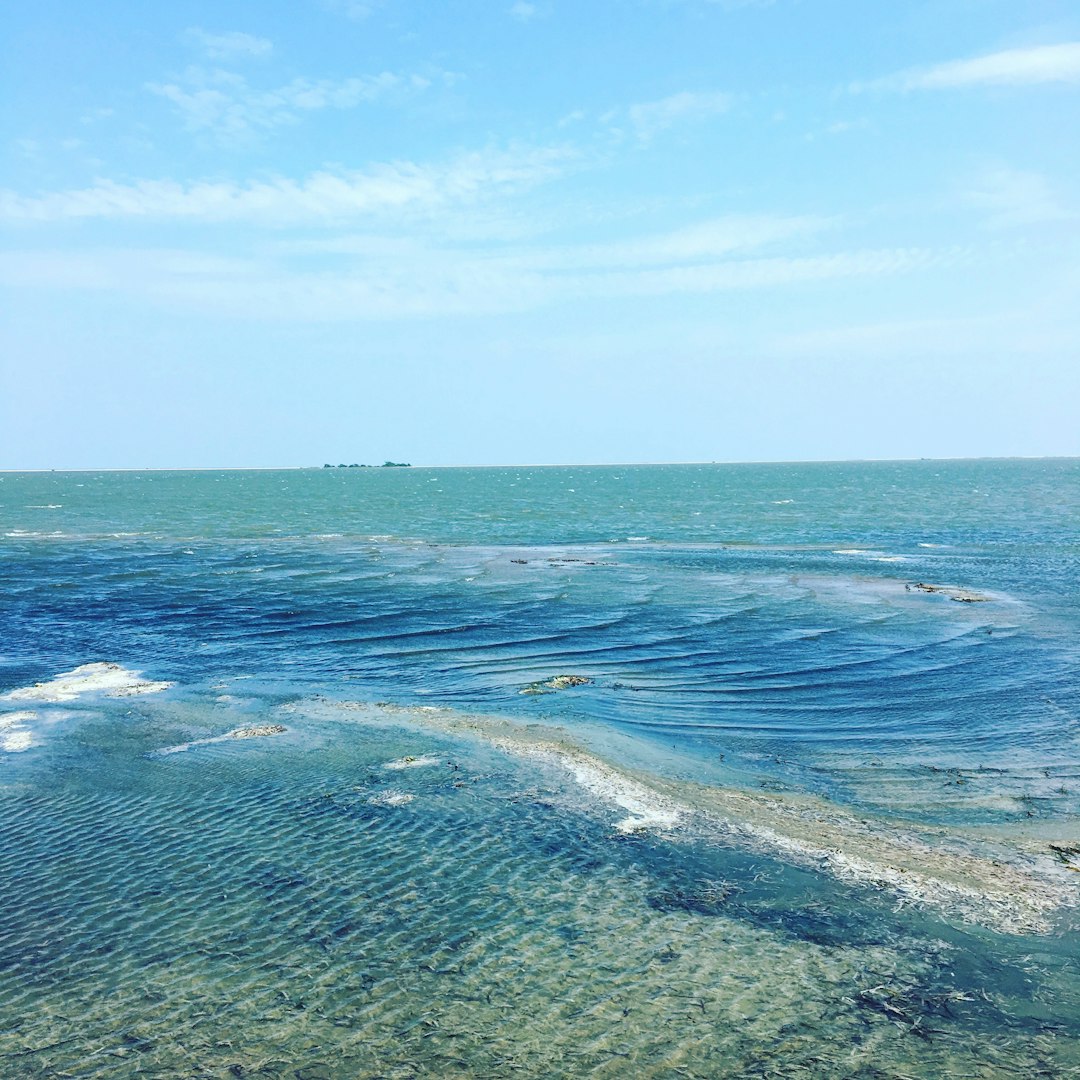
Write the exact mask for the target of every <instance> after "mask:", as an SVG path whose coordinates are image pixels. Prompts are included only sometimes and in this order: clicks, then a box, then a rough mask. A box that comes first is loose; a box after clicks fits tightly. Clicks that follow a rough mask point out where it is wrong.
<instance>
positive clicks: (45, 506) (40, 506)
mask: <svg viewBox="0 0 1080 1080" xmlns="http://www.w3.org/2000/svg"><path fill="white" fill-rule="evenodd" d="M63 507H64V504H63V503H30V504H29V505H28V506H27V507H26V509H27V510H62V509H63Z"/></svg>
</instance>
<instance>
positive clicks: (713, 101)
mask: <svg viewBox="0 0 1080 1080" xmlns="http://www.w3.org/2000/svg"><path fill="white" fill-rule="evenodd" d="M731 100H732V99H731V95H730V94H724V93H718V92H711V93H694V92H691V91H683V92H682V93H679V94H671V95H670V96H669V97H665V98H660V99H659V100H658V101H646V102H642V103H640V104H637V105H631V106H630V107H629V109H627V117H628V119H629V121H630V124H631V125H632V127H633V129H634V131H635V133H636V134H637V136H638V138H639V139H643V140H648V139H651V138H653V137H654V136H655V135H657V134H659V133H660V132H661V131H665V130H667V129H668V128H670V127H674V126H675V125H676V124H679V123H682V122H684V121H687V120H706V119H708V118H709V117H712V116H717V115H719V114H720V113H724V112H727V111H728V109H729V108H731Z"/></svg>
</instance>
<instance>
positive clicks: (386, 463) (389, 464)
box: [323, 461, 412, 469]
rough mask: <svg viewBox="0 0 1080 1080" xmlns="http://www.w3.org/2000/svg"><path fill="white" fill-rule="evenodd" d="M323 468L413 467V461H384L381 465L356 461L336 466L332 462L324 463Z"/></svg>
mask: <svg viewBox="0 0 1080 1080" xmlns="http://www.w3.org/2000/svg"><path fill="white" fill-rule="evenodd" d="M323 468H324V469H333V468H338V469H374V468H379V469H411V468H412V463H411V462H408V461H384V462H383V463H382V464H381V465H378V466H376V465H357V464H355V463H353V464H352V465H337V466H334V465H331V464H329V463H327V464H325V465H323Z"/></svg>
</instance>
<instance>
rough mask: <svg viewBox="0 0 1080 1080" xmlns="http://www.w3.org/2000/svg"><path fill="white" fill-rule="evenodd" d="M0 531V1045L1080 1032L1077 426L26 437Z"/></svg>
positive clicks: (240, 1064)
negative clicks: (666, 457) (392, 448)
mask: <svg viewBox="0 0 1080 1080" xmlns="http://www.w3.org/2000/svg"><path fill="white" fill-rule="evenodd" d="M0 533H2V534H3V536H2V545H3V548H2V550H3V560H2V562H0V587H2V590H3V593H2V594H3V596H4V597H5V606H4V610H3V614H2V616H0V619H2V622H0V630H2V636H0V649H2V655H0V695H4V694H7V695H9V696H8V697H7V698H6V699H3V698H0V800H2V804H3V809H2V813H0V832H2V834H3V842H2V844H0V868H2V869H0V1002H4V1003H5V1004H3V1005H0V1063H2V1064H0V1073H2V1074H3V1075H18V1076H21V1075H27V1076H60V1075H75V1076H128V1075H137V1074H139V1073H140V1072H141V1073H142V1074H144V1075H161V1076H169V1075H192V1076H201V1075H205V1076H230V1075H235V1076H239V1075H264V1076H294V1075H299V1076H310V1077H316V1076H335V1077H336V1076H341V1077H348V1076H376V1075H386V1076H407V1075H450V1074H454V1073H455V1072H456V1073H458V1074H461V1075H490V1076H503V1075H510V1074H512V1073H518V1074H521V1075H537V1076H551V1075H599V1076H605V1075H612V1076H616V1075H618V1076H626V1075H642V1076H647V1075H654V1076H668V1075H671V1076H675V1075H688V1076H722V1075H733V1076H738V1075H748V1076H757V1075H761V1076H765V1075H782V1076H787V1075H790V1076H806V1075H821V1076H836V1075H851V1076H901V1075H910V1076H1008V1075H1015V1076H1037V1075H1048V1076H1062V1075H1071V1074H1073V1073H1080V1041H1078V1038H1077V1036H1078V1034H1080V978H1078V974H1077V952H1078V950H1077V941H1078V938H1077V934H1076V911H1075V908H1074V906H1073V904H1074V903H1075V893H1076V890H1075V884H1074V882H1075V881H1076V879H1077V878H1078V877H1080V874H1077V872H1076V871H1075V870H1073V869H1072V864H1073V862H1075V856H1074V855H1073V854H1072V853H1071V848H1072V847H1074V846H1080V835H1078V830H1077V812H1078V804H1077V792H1078V790H1080V787H1078V766H1080V754H1078V748H1077V735H1076V733H1077V730H1078V727H1077V719H1078V717H1080V708H1078V706H1080V693H1078V688H1080V687H1078V676H1077V645H1076V642H1077V640H1078V636H1077V629H1078V626H1077V623H1078V622H1080V603H1078V602H1077V601H1078V599H1080V596H1078V592H1080V575H1078V574H1077V569H1078V567H1077V552H1078V551H1080V463H1078V462H1076V461H1046V462H964V463H960V462H957V463H941V462H912V463H872V464H863V465H855V464H851V465H802V466H798V465H791V466H679V467H676V466H670V467H621V468H602V469H587V468H579V469H561V468H560V469H488V470H444V469H440V470H426V469H408V470H406V469H394V470H383V469H374V470H372V469H363V470H357V469H350V470H338V469H333V470H309V471H290V472H264V473H169V474H162V473H147V474H142V475H140V474H100V475H98V474H33V475H31V474H6V475H3V477H2V479H0ZM920 584H922V585H927V584H930V585H934V586H942V587H945V588H943V591H933V592H927V591H924V590H923V589H920V588H917V587H916V586H918V585H920ZM100 661H111V662H114V663H116V664H121V665H123V666H124V669H130V670H131V671H138V672H141V673H142V679H143V680H145V681H148V682H149V683H150V684H151V685H150V687H149V688H148V687H146V686H143V687H142V688H141V689H140V688H139V687H138V686H137V684H136V683H135V681H134V679H135V677H134V676H130V677H129V676H128V674H127V672H126V671H125V672H124V673H123V674H122V675H121V676H117V678H118V679H119V682H118V683H117V682H116V681H115V680H114V684H110V685H108V686H107V685H105V684H102V683H100V677H101V676H100V672H99V673H98V675H97V676H95V678H98V680H99V681H98V682H97V683H94V682H85V681H84V683H81V684H78V687H79V692H77V693H75V694H73V695H70V696H68V697H67V698H66V699H64V700H51V699H53V698H56V697H57V693H56V688H55V684H53V683H51V682H49V680H52V679H53V678H54V677H55V676H57V675H59V674H61V673H63V672H70V671H72V670H73V669H75V668H77V667H79V665H84V664H88V663H94V662H100ZM95 670H96V669H95ZM566 674H573V675H579V676H581V677H582V678H587V679H588V680H589V681H588V682H587V683H584V684H582V685H578V686H569V687H563V688H562V689H553V688H551V687H550V686H547V685H545V683H547V682H548V681H549V680H550V679H551V678H552V677H553V676H556V675H566ZM110 677H111V676H110ZM78 678H79V677H78V676H77V677H76V680H77V679H78ZM125 679H127V680H128V682H127V683H124V680H125ZM38 682H45V683H46V686H45V687H44V688H42V689H39V690H38V691H36V692H35V693H33V694H29V695H27V694H22V695H20V694H18V693H17V692H16V693H15V694H14V695H13V696H12V694H11V692H12V691H18V690H19V689H20V688H24V689H25V688H31V687H33V686H34V684H35V683H38ZM161 683H171V684H172V685H171V686H168V687H165V686H162V685H158V684H161ZM117 685H122V686H126V687H127V689H121V690H120V691H119V692H120V693H121V694H122V695H123V696H118V697H113V696H109V695H110V694H111V693H116V692H118V691H117V689H116V686H117ZM523 691H524V692H523ZM537 691H539V692H537ZM376 702H386V703H389V707H384V708H381V709H380V708H374V709H373V708H371V705H372V703H376ZM428 706H437V707H438V709H437V710H436V711H434V712H433V711H431V710H430V709H427V708H426V707H428ZM507 724H508V725H509V726H506V725H507ZM268 725H276V726H280V727H281V728H284V729H285V730H283V731H277V732H276V733H268V734H258V735H254V736H253V737H248V738H244V737H235V734H236V733H237V732H244V731H250V730H251V729H253V728H254V729H256V730H258V729H260V728H267V726H268ZM535 725H542V731H543V736H542V737H543V739H544V740H546V741H545V742H544V744H543V745H544V746H548V745H549V744H550V745H554V746H556V749H557V752H553V753H548V752H547V751H545V752H544V753H539V754H538V753H533V752H532V750H535V746H533V745H531V743H530V740H532V742H533V743H535V739H536V738H540V736H533V734H532V733H533V732H535V731H537V730H540V729H539V728H537V727H535ZM230 735H232V736H234V737H223V736H230ZM179 746H185V747H186V749H183V750H182V751H179V752H176V753H170V754H162V753H160V751H162V750H166V749H169V748H175V747H179ZM407 759H412V760H407ZM429 759H430V760H429ZM587 762H596V763H597V764H596V765H595V766H592V765H588V767H586V765H584V764H583V763H587ZM393 763H397V764H399V765H404V767H400V768H390V767H388V766H389V765H391V764H393ZM590 768H592V769H594V771H593V772H592V773H589V772H588V769H590ZM597 770H599V771H597ZM605 770H610V771H605ZM596 776H600V777H601V778H602V780H603V782H602V783H601V782H596V781H595V777H596ZM590 777H593V778H594V779H593V780H590V779H589V778H590ZM610 778H614V779H613V780H612V783H614V785H615V788H614V789H612V790H615V789H618V790H617V791H616V793H615V794H612V792H611V791H609V790H608V788H607V787H605V786H604V784H606V783H607V782H608V779H610ZM590 785H591V786H590ZM620 785H622V786H621V787H620ZM634 785H638V786H637V787H636V788H635V787H634ZM630 790H634V791H637V792H638V794H639V795H640V797H641V798H643V799H645V800H646V801H648V800H649V799H653V798H655V800H658V801H657V805H662V806H663V807H669V808H670V807H673V806H674V807H676V808H677V811H678V812H677V814H676V818H675V819H673V823H672V822H668V823H666V824H665V823H664V822H659V823H651V824H650V823H649V822H648V821H645V822H644V823H643V824H642V825H641V827H640V828H637V827H636V826H635V825H634V821H635V820H637V819H636V818H635V814H636V813H638V811H636V810H635V811H628V810H627V806H626V804H625V798H624V801H623V802H622V803H620V802H619V798H620V797H622V796H620V795H619V794H618V791H622V792H623V793H624V795H625V792H626V791H630ZM641 792H644V795H641ZM639 801H640V799H639ZM628 813H629V819H628V816H627V815H628ZM627 820H630V822H631V824H630V826H629V827H625V828H624V827H623V826H625V825H626V822H627ZM1051 844H1054V845H1056V847H1051ZM897 867H901V869H900V870H897ZM923 870H925V871H926V874H925V880H923V879H922V878H920V879H919V881H918V882H917V883H916V884H911V883H910V882H905V881H904V880H903V878H902V877H900V876H899V875H901V874H906V875H909V876H910V875H916V876H917V875H918V874H920V873H921V872H922V871H923ZM886 871H891V877H890V874H889V873H887V872H886ZM1009 873H1015V874H1016V875H1019V876H1018V877H1016V878H1015V880H1014V879H1013V878H1008V877H1007V876H1001V875H1007V874H1009ZM995 875H999V876H995ZM946 886H948V887H952V888H953V889H954V890H955V889H958V888H962V889H967V890H968V892H966V893H958V892H955V891H954V892H952V893H950V892H949V891H948V888H946ZM1014 886H1015V888H1014ZM1029 886H1030V890H1029V892H1025V890H1028V889H1029ZM1029 893H1030V895H1029ZM969 894H970V895H969ZM1014 894H1015V898H1016V899H1015V902H1014V899H1012V898H1011V897H1014ZM957 897H962V898H964V902H963V903H959V902H956V901H957ZM1033 897H1042V898H1045V899H1046V904H1045V910H1042V909H1039V910H1036V908H1037V907H1038V905H1037V904H1036V903H1035V901H1034V900H1032V903H1031V904H1029V906H1028V907H1024V906H1023V904H1022V903H1021V900H1024V901H1025V902H1026V900H1027V899H1031V898H1033ZM1051 901H1052V902H1051ZM1032 905H1034V906H1032Z"/></svg>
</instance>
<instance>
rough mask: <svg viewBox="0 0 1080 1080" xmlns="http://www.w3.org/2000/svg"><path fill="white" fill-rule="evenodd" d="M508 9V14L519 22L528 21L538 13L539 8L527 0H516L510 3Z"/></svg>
mask: <svg viewBox="0 0 1080 1080" xmlns="http://www.w3.org/2000/svg"><path fill="white" fill-rule="evenodd" d="M509 10H510V14H511V15H512V16H513V17H514V18H515V19H517V20H519V21H520V22H529V20H530V19H535V18H536V16H537V15H538V14H539V13H540V9H539V8H538V7H537V6H536V5H535V4H530V3H528V2H527V0H517V3H515V4H511V5H510V9H509Z"/></svg>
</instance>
